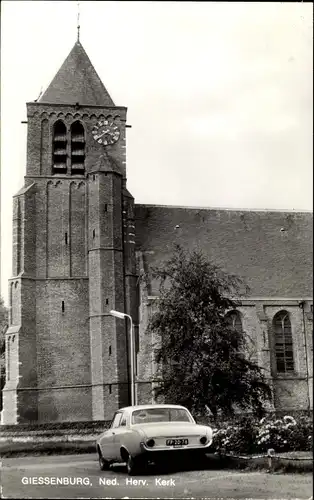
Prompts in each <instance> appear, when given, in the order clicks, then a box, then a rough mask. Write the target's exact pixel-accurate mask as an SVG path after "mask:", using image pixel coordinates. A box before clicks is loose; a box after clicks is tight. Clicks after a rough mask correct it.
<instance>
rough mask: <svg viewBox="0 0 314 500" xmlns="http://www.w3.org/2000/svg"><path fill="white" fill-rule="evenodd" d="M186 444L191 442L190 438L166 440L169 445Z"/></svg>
mask: <svg viewBox="0 0 314 500" xmlns="http://www.w3.org/2000/svg"><path fill="white" fill-rule="evenodd" d="M186 444H189V440H188V439H167V441H166V445H167V446H184V445H186Z"/></svg>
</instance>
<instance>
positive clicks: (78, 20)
mask: <svg viewBox="0 0 314 500" xmlns="http://www.w3.org/2000/svg"><path fill="white" fill-rule="evenodd" d="M77 41H78V42H79V41H80V2H77Z"/></svg>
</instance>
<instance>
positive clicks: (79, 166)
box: [71, 121, 85, 175]
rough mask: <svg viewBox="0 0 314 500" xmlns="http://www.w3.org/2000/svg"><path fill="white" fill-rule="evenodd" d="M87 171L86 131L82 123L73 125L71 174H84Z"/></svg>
mask: <svg viewBox="0 0 314 500" xmlns="http://www.w3.org/2000/svg"><path fill="white" fill-rule="evenodd" d="M84 171H85V131H84V127H83V125H82V124H81V123H80V122H78V121H77V122H74V123H72V125H71V174H72V175H77V174H84Z"/></svg>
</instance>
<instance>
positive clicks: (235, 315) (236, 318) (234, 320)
mask: <svg viewBox="0 0 314 500" xmlns="http://www.w3.org/2000/svg"><path fill="white" fill-rule="evenodd" d="M226 319H227V322H228V324H229V326H230V327H231V328H233V329H234V330H235V331H236V332H238V333H241V332H242V331H243V328H242V320H241V316H240V313H239V311H230V312H228V313H227V314H226Z"/></svg>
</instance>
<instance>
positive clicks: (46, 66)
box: [1, 1, 313, 300]
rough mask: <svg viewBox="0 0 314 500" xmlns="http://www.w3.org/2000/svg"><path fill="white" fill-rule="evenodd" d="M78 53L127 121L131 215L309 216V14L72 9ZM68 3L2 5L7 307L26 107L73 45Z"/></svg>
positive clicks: (302, 10)
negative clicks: (210, 210) (166, 211)
mask: <svg viewBox="0 0 314 500" xmlns="http://www.w3.org/2000/svg"><path fill="white" fill-rule="evenodd" d="M79 9H80V25H81V43H82V45H83V46H84V48H85V50H86V52H87V54H88V55H89V57H90V59H91V61H92V63H93V65H94V67H95V69H96V71H97V72H98V74H99V76H100V77H101V79H102V81H103V83H104V84H105V86H106V88H107V90H108V91H109V93H110V95H111V97H112V99H113V100H114V102H115V104H116V105H120V106H127V107H128V123H129V124H130V125H132V128H131V129H128V132H127V134H128V135H127V161H128V164H127V172H128V188H129V190H130V191H131V193H132V194H133V196H134V197H135V200H136V202H137V203H153V204H167V205H188V206H206V207H230V208H248V209H249V208H268V209H271V208H273V209H295V210H311V209H312V196H313V195H312V167H313V142H312V134H313V125H312V123H313V52H312V50H313V49H312V41H313V28H312V10H313V6H312V4H311V3H308V4H304V3H302V2H298V3H253V2H252V3H250V2H249V3H227V2H226V3H225V2H219V3H218V2H217V3H215V2H208V3H205V2H200V3H198V2H92V1H89V2H80V7H79ZM76 25H77V2H75V1H73V2H71V1H70V2H58V1H48V2H44V1H32V2H28V1H22V2H20V1H3V2H2V5H1V122H2V126H1V141H2V146H1V160H2V161H1V190H2V196H1V218H2V228H1V229H2V252H1V259H2V280H1V282H2V287H1V289H2V295H3V296H4V298H5V300H6V299H7V280H8V278H9V277H10V275H11V246H12V243H11V239H12V228H11V225H12V196H13V194H15V193H16V192H17V191H18V190H19V189H20V187H21V186H22V185H23V176H24V174H25V157H26V127H27V126H26V125H24V124H21V121H22V120H26V106H25V103H26V102H28V101H33V100H35V99H36V98H37V97H38V95H39V93H40V90H41V89H43V90H44V89H45V88H46V87H47V86H48V84H49V83H50V81H51V80H52V78H53V77H54V75H55V73H56V72H57V70H58V69H59V67H60V66H61V64H62V63H63V61H64V59H65V58H66V56H67V55H68V53H69V51H70V50H71V48H72V46H73V45H74V43H75V40H76Z"/></svg>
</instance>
